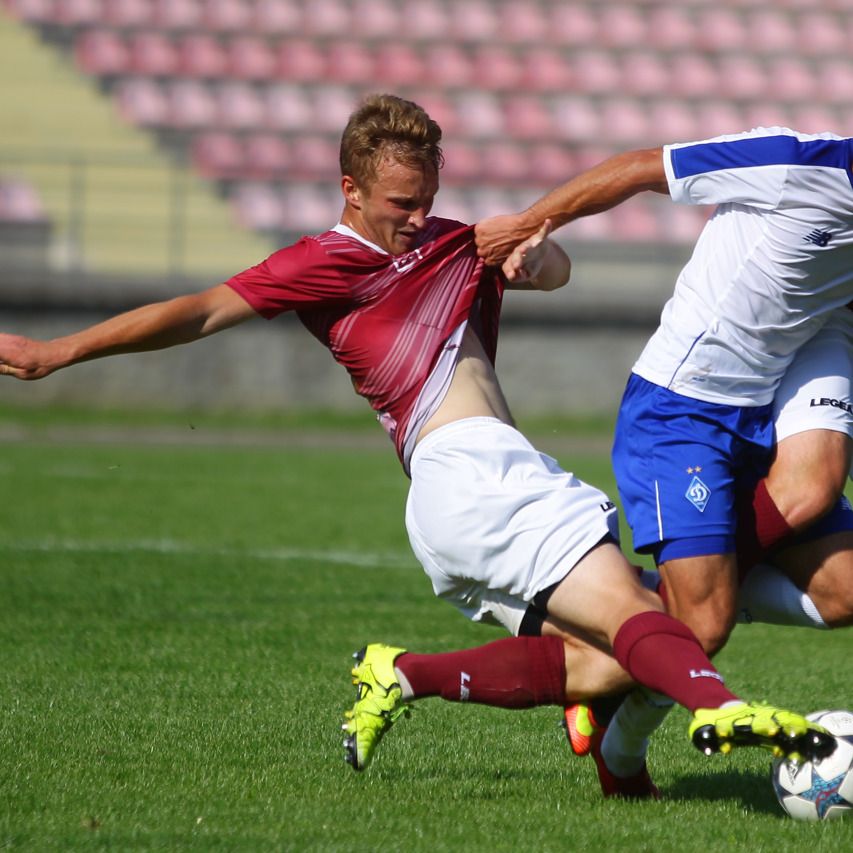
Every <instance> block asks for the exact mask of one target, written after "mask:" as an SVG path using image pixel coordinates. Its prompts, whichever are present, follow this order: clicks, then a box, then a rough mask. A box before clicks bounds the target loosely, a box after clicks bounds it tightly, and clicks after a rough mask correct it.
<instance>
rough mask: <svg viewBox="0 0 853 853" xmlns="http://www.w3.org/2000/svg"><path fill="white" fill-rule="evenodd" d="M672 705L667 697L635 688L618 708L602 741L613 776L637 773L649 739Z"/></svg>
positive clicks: (602, 749)
mask: <svg viewBox="0 0 853 853" xmlns="http://www.w3.org/2000/svg"><path fill="white" fill-rule="evenodd" d="M674 704H675V703H674V702H673V701H672V699H670V698H669V696H664V695H663V694H662V693H655V692H653V691H651V690H647V689H646V688H645V687H636V688H634V690H632V691H631V692H630V693H629V694H628V695H627V696H626V697H625V701H624V702H623V703H622V704H621V705H620V706H619V708H618V709H617V711H616V713H615V714H614V715H613V719H612V720H611V721H610V724H609V725H608V726H607V731H606V732H605V733H604V739H603V740H602V741H601V755H602V757H603V758H604V763H605V764H606V765H607V767H608V768H609V770H610V772H611V773H613V774H614V775H615V776H633V775H634V774H635V773H639V771H640V769H641V768H642V766H643V762H645V760H646V752H647V751H648V748H649V736H650V735H651V734H652V732H654V731H655V730H656V729H657V728H658V727H659V726H660V724H661V723H662V722H663V721H664V719H665V718H666V715H667V714H668V713H669V710H670V708H672V706H673V705H674Z"/></svg>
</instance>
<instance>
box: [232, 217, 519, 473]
mask: <svg viewBox="0 0 853 853" xmlns="http://www.w3.org/2000/svg"><path fill="white" fill-rule="evenodd" d="M421 235H422V236H421V242H420V243H419V245H418V246H417V247H416V248H414V249H413V250H412V251H410V252H407V253H405V254H403V255H396V256H394V255H389V254H387V253H385V252H382V251H381V250H379V249H377V248H374V247H372V246H371V245H369V244H366V243H365V242H363V241H361V240H359V239H357V238H356V237H353V236H350V235H348V234H344V233H340V232H338V231H334V230H333V231H326V232H324V233H323V234H319V235H317V236H314V237H303V238H301V239H300V240H299V241H297V242H296V243H294V244H293V245H292V246H288V247H287V248H284V249H280V250H279V251H277V252H275V253H273V254H272V255H270V257H268V258H267V259H266V260H265V261H263V262H262V263H260V264H258V265H257V266H254V267H250V268H249V269H247V270H245V271H244V272H241V273H239V274H237V275H235V276H234V277H233V278H231V279H230V280H229V281H228V282H227V284H228V285H229V286H230V287H232V288H233V289H234V290H235V291H236V292H237V293H239V294H240V295H241V296H242V297H243V298H244V299H245V300H246V301H247V302H248V303H249V304H250V305H251V306H252V307H253V308H254V309H255V310H256V311H257V312H258V313H259V314H261V315H262V316H264V317H267V318H272V317H275V316H276V315H277V314H280V313H281V312H283V311H290V310H293V311H296V313H297V316H298V317H299V319H300V320H301V321H302V323H303V324H304V325H305V326H306V328H307V329H308V330H309V331H310V332H311V333H312V334H313V335H314V336H315V337H316V338H318V339H319V340H320V341H321V342H322V343H323V344H324V345H325V346H326V347H328V348H329V349H330V350H331V352H332V355H333V356H334V358H335V360H336V361H337V362H338V363H340V364H342V365H343V366H344V367H345V368H346V369H347V371H348V372H349V374H350V376H351V377H352V380H353V384H354V386H355V389H356V391H357V392H358V393H359V394H361V395H362V396H363V397H365V398H366V399H367V400H368V401H369V403H370V405H371V406H372V407H373V409H374V410H375V411H376V412H377V414H378V415H379V418H380V420H381V422H382V423H383V426H385V428H386V430H387V431H388V433H389V435H390V437H391V439H392V441H393V442H394V445H395V447H396V449H397V454H398V456H400V459H401V461H402V459H403V455H402V447H403V442H404V439H405V437H406V432H407V431H406V427H407V425H408V423H409V419H410V418H411V415H412V412H413V410H414V408H415V404H416V402H417V399H418V395H419V393H420V391H421V389H422V388H423V386H424V383H425V382H426V380H427V378H428V377H429V374H430V372H431V371H432V369H433V366H434V365H435V362H436V360H437V358H438V356H439V354H440V352H441V349H442V346H443V344H444V342H445V341H446V340H447V338H448V337H449V336H450V334H451V333H452V332H453V331H454V330H455V329H456V328H457V327H458V326H459V325H460V323H462V322H463V321H464V320H467V319H468V318H469V317H470V316H471V312H472V307H474V305H475V304H476V303H478V302H479V317H478V326H477V328H478V331H479V333H480V336H481V338H482V342H483V347H484V349H485V352H486V354H487V356H488V357H489V358H490V359H491V361H492V363H494V360H495V351H496V348H497V337H498V320H499V317H500V308H501V300H502V297H503V283H502V279H501V277H500V276H498V275H496V274H495V273H494V272H493V271H491V270H489V269H486V268H485V267H484V265H483V262H482V261H481V260H480V259H479V258H478V257H477V251H476V248H475V245H474V229H473V226H468V225H463V224H462V223H459V222H454V221H453V220H449V219H439V218H437V217H430V218H429V219H428V220H427V223H426V225H425V227H424V229H423V231H422V232H421Z"/></svg>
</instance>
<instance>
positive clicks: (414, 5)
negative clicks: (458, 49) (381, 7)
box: [400, 0, 453, 41]
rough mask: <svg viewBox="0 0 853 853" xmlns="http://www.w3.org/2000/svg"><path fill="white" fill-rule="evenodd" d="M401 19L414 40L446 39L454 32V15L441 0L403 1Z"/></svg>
mask: <svg viewBox="0 0 853 853" xmlns="http://www.w3.org/2000/svg"><path fill="white" fill-rule="evenodd" d="M400 18H401V20H403V21H405V22H406V27H407V28H408V29H409V37H410V38H411V39H413V40H415V39H417V40H421V39H423V40H427V41H429V40H437V39H444V38H446V37H447V34H448V32H451V31H452V30H451V27H452V21H453V17H452V13H451V12H449V11H448V9H447V6H446V5H445V4H444V3H442V2H441V0H403V2H402V6H401V12H400Z"/></svg>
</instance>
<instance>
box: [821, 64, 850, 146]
mask: <svg viewBox="0 0 853 853" xmlns="http://www.w3.org/2000/svg"><path fill="white" fill-rule="evenodd" d="M851 92H853V62H851V61H850V59H849V58H847V57H845V58H843V59H840V58H839V59H827V60H826V61H824V62H821V63H820V64H819V66H818V82H817V93H818V94H819V96H820V97H819V102H820V103H824V104H838V105H839V106H849V104H850V102H851V94H850V93H851ZM847 130H848V132H849V130H850V129H849V128H848V129H847Z"/></svg>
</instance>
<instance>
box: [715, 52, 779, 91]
mask: <svg viewBox="0 0 853 853" xmlns="http://www.w3.org/2000/svg"><path fill="white" fill-rule="evenodd" d="M719 86H720V89H719V93H720V94H721V95H723V96H724V97H728V98H735V99H736V100H749V99H757V98H761V97H762V96H764V94H765V93H766V92H767V88H768V84H767V79H766V76H765V73H764V69H763V68H762V66H761V64H760V63H759V62H758V61H757V60H756V59H754V58H753V57H751V56H747V55H746V54H739V55H732V56H726V57H724V58H723V59H722V61H721V62H720V72H719Z"/></svg>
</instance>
